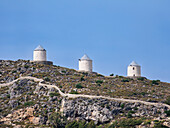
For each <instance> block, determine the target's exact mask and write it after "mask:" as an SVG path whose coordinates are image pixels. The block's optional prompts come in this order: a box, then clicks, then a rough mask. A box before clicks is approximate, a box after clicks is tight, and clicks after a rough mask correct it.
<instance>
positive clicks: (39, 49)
mask: <svg viewBox="0 0 170 128" xmlns="http://www.w3.org/2000/svg"><path fill="white" fill-rule="evenodd" d="M34 51H45V49H44V48H43V47H42V46H41V45H38V47H37V48H36V49H35V50H34Z"/></svg>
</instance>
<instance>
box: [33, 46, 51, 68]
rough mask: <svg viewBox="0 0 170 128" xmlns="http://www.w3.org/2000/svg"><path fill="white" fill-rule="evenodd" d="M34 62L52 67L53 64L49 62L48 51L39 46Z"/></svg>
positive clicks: (34, 53) (34, 55) (35, 51)
mask: <svg viewBox="0 0 170 128" xmlns="http://www.w3.org/2000/svg"><path fill="white" fill-rule="evenodd" d="M33 62H37V63H41V64H48V65H52V64H53V62H51V61H47V55H46V50H45V49H44V48H43V47H42V46H41V45H39V46H38V47H37V48H36V49H35V50H34V52H33Z"/></svg>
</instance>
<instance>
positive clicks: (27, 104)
mask: <svg viewBox="0 0 170 128" xmlns="http://www.w3.org/2000/svg"><path fill="white" fill-rule="evenodd" d="M34 104H35V103H34V102H33V101H28V102H25V103H24V106H25V107H28V106H33V105H34Z"/></svg>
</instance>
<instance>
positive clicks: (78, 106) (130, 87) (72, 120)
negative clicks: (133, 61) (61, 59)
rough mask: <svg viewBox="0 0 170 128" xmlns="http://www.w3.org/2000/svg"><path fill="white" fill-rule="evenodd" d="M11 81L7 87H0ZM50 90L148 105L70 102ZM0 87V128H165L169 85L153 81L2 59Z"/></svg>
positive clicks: (83, 99)
mask: <svg viewBox="0 0 170 128" xmlns="http://www.w3.org/2000/svg"><path fill="white" fill-rule="evenodd" d="M23 76H31V77H34V78H40V79H43V81H42V83H43V84H44V85H43V84H42V85H40V84H39V82H38V81H35V80H31V79H22V80H19V79H18V78H20V77H23ZM16 79H18V80H16ZM14 80H16V81H15V82H13V83H12V84H9V85H8V86H1V85H6V83H10V82H12V81H14ZM46 85H49V86H46ZM50 85H54V86H56V87H58V88H59V89H60V90H61V91H62V92H63V93H65V94H70V95H71V94H77V95H78V94H79V95H82V94H85V95H94V96H104V97H113V98H118V99H120V98H124V99H129V100H141V101H147V102H148V104H143V103H141V102H134V101H132V102H126V101H122V100H120V101H119V100H113V99H105V98H87V97H83V95H82V96H81V97H75V98H74V97H73V98H70V97H69V96H62V95H60V94H61V93H59V91H58V90H57V89H56V88H54V87H50ZM0 86H1V88H0V106H1V107H0V127H67V128H71V127H80V128H81V127H82V128H83V127H84V128H87V127H88V128H90V127H106V128H108V127H110V128H113V127H142V126H145V127H168V126H170V120H169V116H170V110H169V108H168V105H170V84H169V83H164V82H160V81H159V80H148V79H147V78H134V79H132V78H127V77H122V76H115V77H114V76H112V77H105V76H103V75H101V74H97V73H83V72H77V71H76V70H73V69H68V68H63V67H60V66H52V65H51V66H49V65H41V64H36V63H31V62H29V61H25V60H18V61H4V60H2V61H0ZM149 103H158V104H157V105H154V104H153V105H152V104H149ZM164 104H166V105H164Z"/></svg>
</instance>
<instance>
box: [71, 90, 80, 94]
mask: <svg viewBox="0 0 170 128" xmlns="http://www.w3.org/2000/svg"><path fill="white" fill-rule="evenodd" d="M70 94H79V93H78V92H77V91H74V90H71V92H70Z"/></svg>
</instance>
